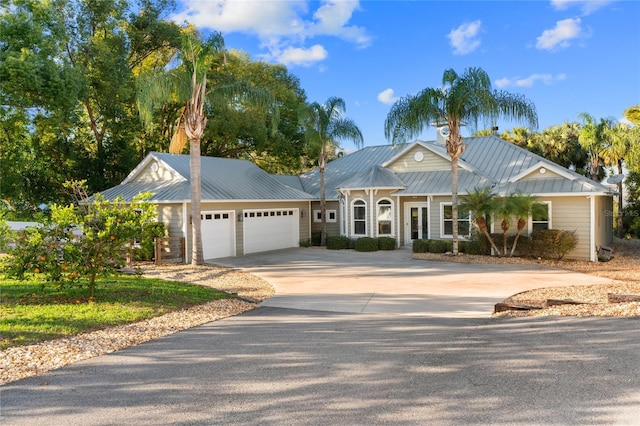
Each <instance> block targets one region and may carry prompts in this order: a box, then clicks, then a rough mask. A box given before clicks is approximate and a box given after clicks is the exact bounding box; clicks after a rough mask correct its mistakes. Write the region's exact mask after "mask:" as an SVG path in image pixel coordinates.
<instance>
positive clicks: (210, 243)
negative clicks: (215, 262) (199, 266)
mask: <svg viewBox="0 0 640 426" xmlns="http://www.w3.org/2000/svg"><path fill="white" fill-rule="evenodd" d="M201 218H202V226H201V228H202V251H203V255H204V258H205V259H216V258H219V257H228V256H235V255H236V244H235V232H234V231H235V229H234V223H235V222H234V220H233V218H234V212H233V211H210V212H202V214H201Z"/></svg>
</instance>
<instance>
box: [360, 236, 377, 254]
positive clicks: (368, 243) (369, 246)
mask: <svg viewBox="0 0 640 426" xmlns="http://www.w3.org/2000/svg"><path fill="white" fill-rule="evenodd" d="M356 251H378V240H377V239H376V238H371V237H362V238H358V239H357V240H356Z"/></svg>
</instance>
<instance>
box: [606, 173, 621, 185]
mask: <svg viewBox="0 0 640 426" xmlns="http://www.w3.org/2000/svg"><path fill="white" fill-rule="evenodd" d="M623 179H624V175H612V176H609V177H608V178H607V183H620V182H622V180H623Z"/></svg>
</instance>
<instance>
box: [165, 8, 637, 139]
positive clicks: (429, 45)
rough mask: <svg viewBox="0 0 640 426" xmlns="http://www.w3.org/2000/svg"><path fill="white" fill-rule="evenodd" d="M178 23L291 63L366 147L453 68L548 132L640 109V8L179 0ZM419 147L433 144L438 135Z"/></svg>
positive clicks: (256, 55) (313, 96)
mask: <svg viewBox="0 0 640 426" xmlns="http://www.w3.org/2000/svg"><path fill="white" fill-rule="evenodd" d="M171 19H173V20H175V21H176V22H179V23H183V22H185V21H187V22H190V23H192V24H194V25H195V26H197V27H198V28H199V29H201V30H202V31H203V32H205V33H206V32H208V31H211V30H217V31H220V32H221V33H222V34H223V36H224V38H225V42H226V45H227V48H230V49H239V50H243V51H245V52H248V53H249V54H250V55H251V56H252V58H253V59H257V60H264V61H266V62H271V63H282V64H285V65H286V66H287V68H288V69H289V71H290V72H291V73H292V74H294V75H295V76H297V77H298V78H299V79H300V83H301V86H302V88H303V89H304V90H305V92H306V93H307V97H308V100H309V101H310V102H314V101H317V102H321V103H323V102H325V101H326V100H327V98H329V97H330V96H339V97H341V98H343V99H344V100H345V102H346V104H347V116H348V117H349V118H351V119H353V120H354V121H355V122H356V124H358V126H359V127H360V129H361V130H362V133H363V135H364V138H365V145H367V146H371V145H382V144H386V143H388V141H387V140H386V139H385V137H384V130H383V129H384V120H385V118H386V116H387V113H388V112H389V109H390V107H391V104H392V103H393V101H394V100H395V99H397V98H398V97H401V96H404V95H407V94H415V93H417V92H419V91H420V90H422V89H424V88H426V87H440V85H441V82H442V74H443V71H444V70H445V69H448V68H453V69H455V70H456V71H457V72H459V73H461V72H462V71H464V69H465V68H468V67H481V68H483V69H484V70H485V71H487V73H488V74H489V76H490V77H491V79H492V82H493V85H494V88H496V89H503V90H507V91H509V92H513V93H520V94H522V95H524V96H526V97H527V98H529V99H530V100H531V101H533V102H534V104H535V105H536V108H537V111H538V117H539V124H540V125H539V130H542V129H544V128H545V127H548V126H551V125H555V124H562V123H563V122H565V121H578V120H579V117H578V114H579V113H581V112H587V113H589V114H591V115H593V116H594V117H596V118H600V117H613V118H616V119H621V118H622V114H623V111H624V110H625V109H626V108H627V107H629V106H631V105H637V104H640V24H639V23H640V2H638V1H635V0H633V1H632V0H623V1H606V0H590V1H582V0H551V1H548V0H547V1H543V0H539V1H360V2H358V1H336V0H325V1H319V2H317V1H304V0H299V1H298V0H282V1H273V0H254V1H242V0H226V1H224V0H178V1H177V9H176V11H175V13H174V14H173V15H172V16H171ZM497 124H498V125H499V127H500V131H502V130H507V129H510V128H512V127H514V126H517V125H518V123H514V122H499V123H497ZM470 130H471V129H466V131H465V130H464V129H463V135H466V134H468V133H469V131H470ZM420 138H421V139H425V140H430V139H435V130H434V129H432V128H431V129H429V130H428V131H426V132H425V133H424V134H423V135H421V136H420ZM343 148H345V149H347V151H351V150H352V147H351V146H350V145H349V142H346V143H345V144H344V145H343Z"/></svg>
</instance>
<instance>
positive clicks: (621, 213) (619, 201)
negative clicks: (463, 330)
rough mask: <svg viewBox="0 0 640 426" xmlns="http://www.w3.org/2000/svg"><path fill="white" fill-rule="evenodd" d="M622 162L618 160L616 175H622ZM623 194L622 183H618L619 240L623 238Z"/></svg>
mask: <svg viewBox="0 0 640 426" xmlns="http://www.w3.org/2000/svg"><path fill="white" fill-rule="evenodd" d="M622 171H623V170H622V160H618V174H620V175H622ZM623 198H624V197H623V194H622V181H620V182H618V237H619V238H624V224H623V222H622V216H623V211H622V201H623Z"/></svg>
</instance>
